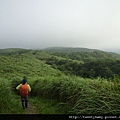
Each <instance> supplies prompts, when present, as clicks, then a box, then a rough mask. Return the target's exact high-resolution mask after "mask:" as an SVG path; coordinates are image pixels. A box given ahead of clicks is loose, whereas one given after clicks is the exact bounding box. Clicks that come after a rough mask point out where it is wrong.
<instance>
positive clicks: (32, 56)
mask: <svg viewBox="0 0 120 120" xmlns="http://www.w3.org/2000/svg"><path fill="white" fill-rule="evenodd" d="M6 51H8V52H6ZM4 53H5V54H4ZM50 59H51V61H50ZM53 60H55V61H56V63H57V64H56V66H54V67H53V66H52V65H55V64H54V63H51V65H50V64H47V62H48V61H49V62H53ZM106 60H107V59H106ZM116 60H118V58H115V57H113V58H112V61H109V64H108V65H110V64H111V63H114V62H113V61H115V63H116V64H117V66H118V65H119V61H118V62H116ZM94 62H95V61H94ZM94 62H93V63H94ZM62 63H67V66H64V65H63V66H62V67H61V68H63V69H61V71H60V70H59V69H58V68H57V66H58V65H62ZM68 63H70V64H68ZM93 63H92V66H93ZM0 64H1V66H0V91H1V92H0V96H1V99H0V103H1V104H0V113H4V114H6V113H11V114H12V113H16V114H20V113H22V112H23V111H21V110H20V104H18V101H17V95H16V94H15V93H17V92H15V91H16V90H15V87H16V85H18V84H19V83H20V82H21V80H22V78H23V76H26V77H27V79H28V83H29V84H30V85H31V88H32V91H31V94H30V95H31V96H30V97H32V98H33V101H34V104H35V105H36V107H37V108H38V109H39V111H40V110H41V109H43V108H44V106H43V104H41V102H40V100H41V98H42V99H43V101H46V100H49V101H54V100H55V101H56V104H57V108H59V109H54V102H51V105H52V107H51V109H54V110H50V108H49V111H54V114H55V110H58V111H59V112H58V111H57V112H56V113H59V114H119V113H120V109H119V108H120V104H119V99H120V94H119V90H120V89H119V87H120V81H119V76H116V75H114V78H113V79H105V78H101V77H97V78H84V77H81V76H77V75H72V74H71V73H69V74H66V75H65V72H64V71H63V70H64V69H65V67H66V68H70V70H72V69H73V68H75V66H76V67H78V69H76V68H75V69H76V71H79V65H81V64H82V65H84V64H85V63H81V62H79V60H77V59H75V60H73V59H71V58H70V57H68V59H67V57H62V56H58V55H53V54H51V53H49V52H45V51H42V50H26V49H12V50H9V49H7V50H5V51H4V50H2V51H1V54H0ZM102 64H103V61H102ZM70 65H72V66H70ZM86 65H87V66H88V65H89V64H86ZM97 65H98V63H95V66H97ZM99 65H100V67H101V63H99ZM112 65H113V64H112ZM112 65H111V66H112ZM87 66H86V67H87ZM89 66H90V65H89ZM114 66H115V64H114ZM103 68H104V67H103ZM75 69H73V71H75ZM107 71H109V69H108V68H107ZM117 71H119V70H118V69H117ZM89 72H90V70H89V71H87V73H89ZM103 73H105V71H103ZM91 74H92V71H91ZM35 98H36V99H35ZM47 104H48V103H47ZM16 106H17V107H16ZM48 106H50V105H48ZM45 109H47V108H45Z"/></svg>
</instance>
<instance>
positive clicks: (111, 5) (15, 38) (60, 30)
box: [0, 0, 120, 50]
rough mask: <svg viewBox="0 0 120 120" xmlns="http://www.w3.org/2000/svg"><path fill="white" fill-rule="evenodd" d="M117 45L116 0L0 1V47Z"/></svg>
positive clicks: (119, 1) (119, 17)
mask: <svg viewBox="0 0 120 120" xmlns="http://www.w3.org/2000/svg"><path fill="white" fill-rule="evenodd" d="M53 46H59V47H86V48H92V49H104V50H106V49H119V48H120V0H0V48H16V47H19V48H28V49H29V48H30V49H32V48H46V47H53Z"/></svg>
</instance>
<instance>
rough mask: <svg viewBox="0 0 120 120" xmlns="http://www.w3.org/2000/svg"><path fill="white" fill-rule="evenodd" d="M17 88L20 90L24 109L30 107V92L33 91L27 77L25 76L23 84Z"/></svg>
mask: <svg viewBox="0 0 120 120" xmlns="http://www.w3.org/2000/svg"><path fill="white" fill-rule="evenodd" d="M16 89H17V90H20V96H21V103H22V107H23V109H25V108H27V107H28V93H29V92H31V87H30V85H29V84H27V79H26V77H24V79H23V81H22V83H21V84H19V85H18V86H17V87H16Z"/></svg>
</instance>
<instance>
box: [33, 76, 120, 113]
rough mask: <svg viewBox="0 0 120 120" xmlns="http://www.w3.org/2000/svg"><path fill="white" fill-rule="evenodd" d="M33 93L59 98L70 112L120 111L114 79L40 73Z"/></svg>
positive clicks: (119, 97)
mask: <svg viewBox="0 0 120 120" xmlns="http://www.w3.org/2000/svg"><path fill="white" fill-rule="evenodd" d="M31 86H33V88H32V92H31V95H33V96H38V97H45V98H47V99H55V100H58V101H59V102H60V103H61V105H63V106H67V107H66V108H67V111H66V113H70V114H119V113H120V109H119V108H120V102H119V99H120V94H119V91H116V87H115V84H114V82H110V81H108V80H105V79H101V78H99V79H84V78H80V77H68V76H61V77H50V76H49V77H40V78H37V79H36V80H33V81H32V82H31Z"/></svg>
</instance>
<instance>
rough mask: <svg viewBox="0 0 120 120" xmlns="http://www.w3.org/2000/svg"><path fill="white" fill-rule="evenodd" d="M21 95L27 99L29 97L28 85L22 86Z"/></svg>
mask: <svg viewBox="0 0 120 120" xmlns="http://www.w3.org/2000/svg"><path fill="white" fill-rule="evenodd" d="M20 95H21V96H22V97H25V96H26V95H28V85H27V84H22V85H21V87H20Z"/></svg>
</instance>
